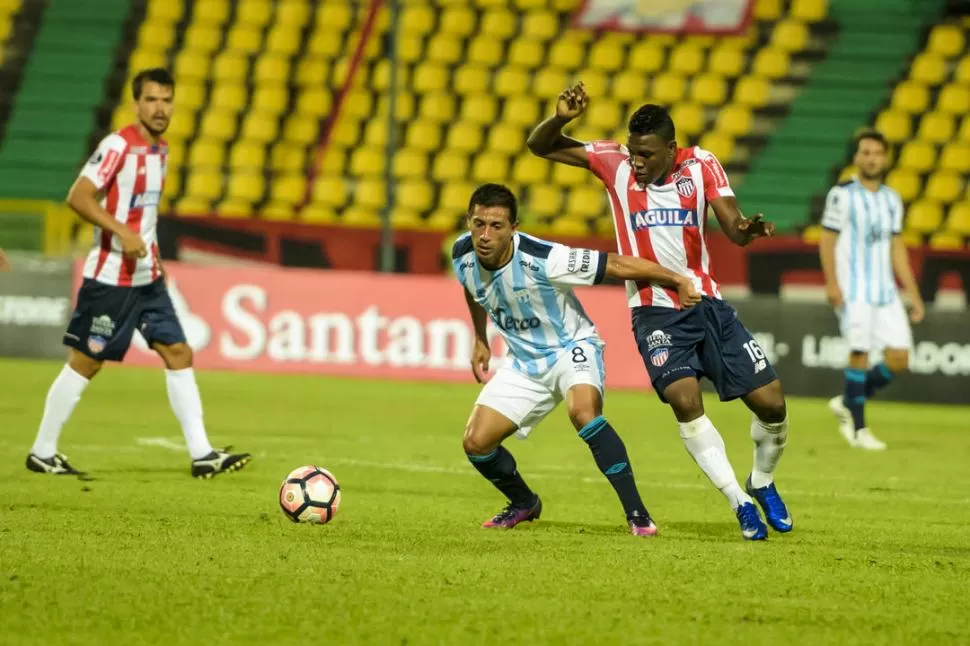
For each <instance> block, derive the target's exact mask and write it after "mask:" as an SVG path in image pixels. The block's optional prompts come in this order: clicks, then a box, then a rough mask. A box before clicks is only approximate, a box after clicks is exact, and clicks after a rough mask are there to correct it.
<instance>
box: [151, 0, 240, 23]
mask: <svg viewBox="0 0 970 646" xmlns="http://www.w3.org/2000/svg"><path fill="white" fill-rule="evenodd" d="M155 4H169V3H168V2H166V1H165V0H161V2H156V3H155ZM228 19H229V0H208V1H207V2H200V3H198V4H196V5H195V8H194V9H193V10H192V21H193V22H194V23H196V24H205V25H212V26H217V27H219V26H222V25H223V24H225V22H226V21H227V20H228Z"/></svg>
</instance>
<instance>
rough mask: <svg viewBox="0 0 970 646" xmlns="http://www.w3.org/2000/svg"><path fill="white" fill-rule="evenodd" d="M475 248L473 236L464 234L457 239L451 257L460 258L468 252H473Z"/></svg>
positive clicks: (453, 258)
mask: <svg viewBox="0 0 970 646" xmlns="http://www.w3.org/2000/svg"><path fill="white" fill-rule="evenodd" d="M473 249H474V246H473V245H472V237H471V236H462V237H460V238H458V239H457V240H456V241H455V246H454V247H452V248H451V259H452V260H458V259H459V258H461V257H462V256H464V255H465V254H466V253H471V252H472V250H473Z"/></svg>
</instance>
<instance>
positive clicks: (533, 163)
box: [512, 153, 552, 186]
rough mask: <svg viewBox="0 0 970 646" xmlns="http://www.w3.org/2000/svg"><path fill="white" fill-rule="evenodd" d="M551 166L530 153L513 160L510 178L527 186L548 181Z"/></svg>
mask: <svg viewBox="0 0 970 646" xmlns="http://www.w3.org/2000/svg"><path fill="white" fill-rule="evenodd" d="M551 165H552V164H551V163H550V162H548V161H546V160H544V159H540V158H538V157H536V156H535V155H532V154H530V153H525V154H523V155H522V156H520V157H518V158H517V159H516V160H515V164H514V166H513V167H512V178H513V179H514V180H515V181H516V182H518V183H520V184H524V185H527V186H531V185H535V184H540V183H543V182H546V181H548V179H549V171H550V166H551Z"/></svg>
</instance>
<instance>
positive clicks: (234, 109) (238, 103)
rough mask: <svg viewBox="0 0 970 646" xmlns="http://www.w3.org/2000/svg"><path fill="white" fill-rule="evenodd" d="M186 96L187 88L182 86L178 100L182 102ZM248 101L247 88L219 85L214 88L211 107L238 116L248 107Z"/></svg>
mask: <svg viewBox="0 0 970 646" xmlns="http://www.w3.org/2000/svg"><path fill="white" fill-rule="evenodd" d="M184 94H185V87H184V86H183V85H181V84H180V85H179V91H178V95H177V99H176V100H177V101H179V100H182V99H183V97H184ZM248 100H249V97H248V96H247V95H246V88H245V87H243V86H240V85H235V84H219V85H216V86H215V87H213V88H212V94H211V96H210V98H209V105H210V106H211V107H212V108H214V109H216V110H220V111H223V112H224V113H226V114H238V113H239V112H241V111H242V110H243V108H245V107H246V103H247V101H248Z"/></svg>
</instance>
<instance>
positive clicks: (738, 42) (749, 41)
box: [720, 25, 761, 52]
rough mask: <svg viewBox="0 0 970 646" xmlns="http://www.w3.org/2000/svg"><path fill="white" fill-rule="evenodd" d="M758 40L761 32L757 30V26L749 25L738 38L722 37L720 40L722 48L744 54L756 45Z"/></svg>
mask: <svg viewBox="0 0 970 646" xmlns="http://www.w3.org/2000/svg"><path fill="white" fill-rule="evenodd" d="M760 39H761V31H760V30H759V29H758V25H750V26H749V27H748V29H747V30H746V31H745V32H744V33H743V34H741V35H740V36H724V37H722V38H721V39H720V40H721V45H722V46H724V47H730V48H732V49H736V50H738V51H739V52H744V51H747V50H749V49H751V48H752V47H754V46H755V45H756V44H758V42H759V41H760Z"/></svg>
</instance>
